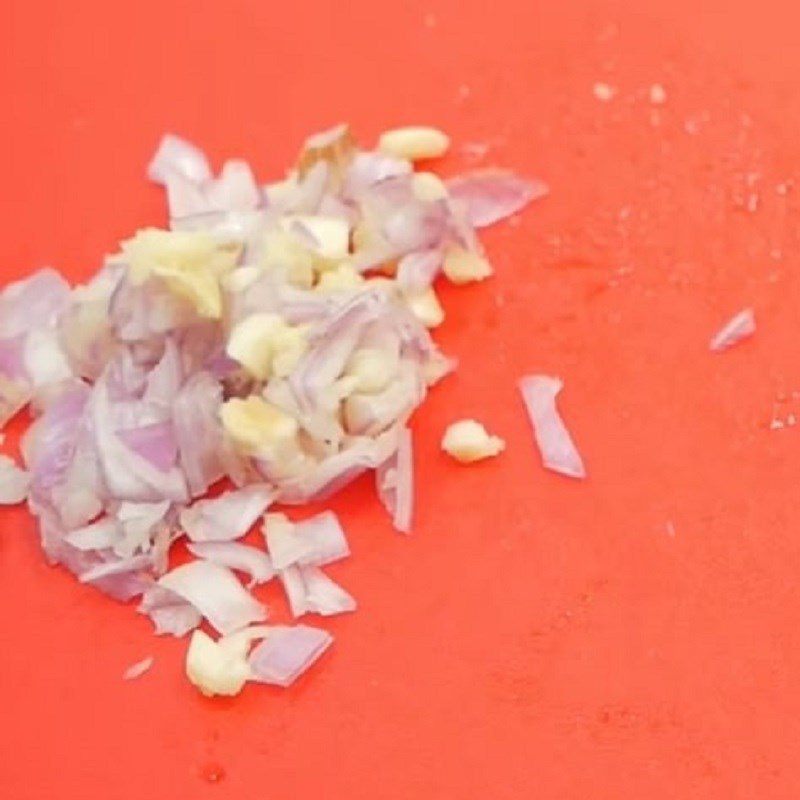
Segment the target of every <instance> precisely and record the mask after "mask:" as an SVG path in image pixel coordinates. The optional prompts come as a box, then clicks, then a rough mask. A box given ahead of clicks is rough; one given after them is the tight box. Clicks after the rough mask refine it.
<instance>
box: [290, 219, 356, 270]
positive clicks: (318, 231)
mask: <svg viewBox="0 0 800 800" xmlns="http://www.w3.org/2000/svg"><path fill="white" fill-rule="evenodd" d="M297 224H299V225H302V227H303V228H304V229H305V230H306V231H308V233H309V234H311V236H312V237H313V238H314V239H315V240H316V242H317V244H316V246H315V247H313V248H312V249H313V250H314V251H315V252H316V253H317V254H318V255H320V256H322V257H323V258H327V259H334V260H335V259H342V258H344V257H345V256H346V255H347V253H348V251H349V247H350V226H349V225H348V224H347V222H345V221H344V220H343V219H341V218H339V217H326V216H322V215H319V214H291V215H288V216H285V217H282V218H281V225H282V227H283V229H284V230H285V231H286V232H288V233H291V232H292V227H293V226H294V225H297Z"/></svg>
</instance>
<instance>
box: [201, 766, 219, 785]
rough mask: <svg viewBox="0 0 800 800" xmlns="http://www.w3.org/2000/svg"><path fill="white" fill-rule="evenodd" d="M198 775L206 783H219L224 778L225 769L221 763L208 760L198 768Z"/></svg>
mask: <svg viewBox="0 0 800 800" xmlns="http://www.w3.org/2000/svg"><path fill="white" fill-rule="evenodd" d="M200 777H201V778H202V779H203V780H204V781H207V782H208V783H219V782H220V781H221V780H223V779H224V778H225V769H224V767H223V766H222V765H221V764H217V763H216V762H209V763H208V764H204V765H203V766H202V768H201V769H200Z"/></svg>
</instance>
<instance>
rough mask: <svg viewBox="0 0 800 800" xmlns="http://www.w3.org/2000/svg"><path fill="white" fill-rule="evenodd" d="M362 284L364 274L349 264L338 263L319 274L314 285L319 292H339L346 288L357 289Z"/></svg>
mask: <svg viewBox="0 0 800 800" xmlns="http://www.w3.org/2000/svg"><path fill="white" fill-rule="evenodd" d="M363 284H364V276H363V275H362V274H361V273H360V272H359V271H358V270H356V269H355V268H354V267H352V266H351V265H350V264H339V266H338V267H336V268H335V269H329V270H326V271H325V272H323V273H322V274H321V275H320V276H319V280H318V281H317V285H316V286H315V287H314V288H315V289H316V290H317V291H320V292H341V291H345V290H347V289H358V288H359V287H361V286H363Z"/></svg>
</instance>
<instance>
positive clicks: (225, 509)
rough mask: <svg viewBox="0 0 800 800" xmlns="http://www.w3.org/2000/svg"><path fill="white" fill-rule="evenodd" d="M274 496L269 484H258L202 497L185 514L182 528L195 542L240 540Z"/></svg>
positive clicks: (182, 514) (182, 515)
mask: <svg viewBox="0 0 800 800" xmlns="http://www.w3.org/2000/svg"><path fill="white" fill-rule="evenodd" d="M272 498H273V492H272V490H271V489H270V488H269V487H268V486H267V485H266V484H254V485H253V486H246V487H245V488H244V489H239V490H238V491H232V492H226V493H225V494H223V495H220V496H219V497H215V498H214V499H213V500H198V501H197V502H196V503H195V504H194V505H192V506H190V507H189V508H187V509H186V510H185V511H183V512H182V513H181V516H180V521H181V527H182V528H183V530H184V531H186V534H187V535H188V537H189V538H190V539H191V540H192V541H194V542H214V541H228V540H230V539H238V538H239V537H240V536H244V535H245V534H246V533H247V531H248V530H249V529H250V528H251V527H252V526H253V524H254V523H255V521H256V520H257V519H258V518H259V517H260V516H261V515H262V514H263V513H264V511H265V510H266V508H267V507H268V506H269V504H270V503H271V502H272Z"/></svg>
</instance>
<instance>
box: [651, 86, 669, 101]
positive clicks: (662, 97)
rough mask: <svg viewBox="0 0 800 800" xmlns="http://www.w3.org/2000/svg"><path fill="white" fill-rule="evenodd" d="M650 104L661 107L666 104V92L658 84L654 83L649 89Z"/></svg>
mask: <svg viewBox="0 0 800 800" xmlns="http://www.w3.org/2000/svg"><path fill="white" fill-rule="evenodd" d="M650 102H651V103H652V104H653V105H654V106H662V105H664V103H666V102H667V91H666V89H664V87H663V86H662V85H661V84H660V83H654V84H653V85H652V86H651V87H650Z"/></svg>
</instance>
